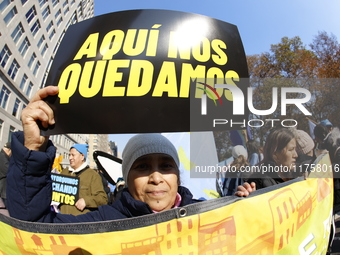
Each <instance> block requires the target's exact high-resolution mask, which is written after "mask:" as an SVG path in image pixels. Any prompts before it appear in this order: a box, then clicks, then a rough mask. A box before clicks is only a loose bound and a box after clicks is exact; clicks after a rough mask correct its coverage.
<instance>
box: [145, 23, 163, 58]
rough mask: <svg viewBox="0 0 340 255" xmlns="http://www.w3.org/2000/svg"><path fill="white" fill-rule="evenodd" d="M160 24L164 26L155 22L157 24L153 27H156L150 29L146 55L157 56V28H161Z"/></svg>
mask: <svg viewBox="0 0 340 255" xmlns="http://www.w3.org/2000/svg"><path fill="white" fill-rule="evenodd" d="M160 26H162V25H160V24H155V25H153V26H152V28H154V29H153V30H150V35H149V41H148V46H147V49H146V56H150V57H155V56H156V51H157V45H158V36H159V31H158V30H155V29H157V28H159V27H160Z"/></svg>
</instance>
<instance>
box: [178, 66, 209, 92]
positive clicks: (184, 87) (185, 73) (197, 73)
mask: <svg viewBox="0 0 340 255" xmlns="http://www.w3.org/2000/svg"><path fill="white" fill-rule="evenodd" d="M193 79H196V81H195V82H204V80H205V66H202V65H197V66H196V68H195V69H194V68H193V67H192V65H191V64H189V63H183V64H182V77H181V86H180V92H179V97H189V92H190V84H191V83H192V82H193ZM195 87H196V86H195ZM199 91H202V90H200V89H196V93H198V92H199Z"/></svg>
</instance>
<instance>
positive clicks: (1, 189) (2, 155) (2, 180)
mask: <svg viewBox="0 0 340 255" xmlns="http://www.w3.org/2000/svg"><path fill="white" fill-rule="evenodd" d="M11 154H12V150H11V143H9V142H8V143H6V144H5V145H4V147H3V148H2V150H1V152H0V198H1V199H2V201H3V203H4V207H6V206H7V205H6V204H7V202H6V198H7V196H6V186H7V185H6V183H7V181H6V178H7V171H8V165H9V159H10V157H11Z"/></svg>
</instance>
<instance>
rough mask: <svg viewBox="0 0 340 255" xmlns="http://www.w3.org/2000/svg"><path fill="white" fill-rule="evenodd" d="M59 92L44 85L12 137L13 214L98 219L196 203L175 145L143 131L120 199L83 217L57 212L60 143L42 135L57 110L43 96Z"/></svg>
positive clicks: (128, 155) (132, 146)
mask: <svg viewBox="0 0 340 255" xmlns="http://www.w3.org/2000/svg"><path fill="white" fill-rule="evenodd" d="M57 93H58V87H55V86H50V87H46V88H44V89H41V90H39V91H38V92H37V93H36V94H35V95H34V97H33V98H32V99H31V101H30V103H29V104H28V106H27V107H26V108H25V109H24V110H23V112H22V116H21V119H22V123H23V132H16V133H14V134H13V136H12V141H13V142H12V150H13V158H12V159H11V164H10V168H9V173H8V183H9V186H8V187H10V188H8V190H7V191H8V193H7V194H8V196H9V198H10V199H9V201H10V203H8V210H9V213H10V215H11V216H12V217H14V218H18V219H21V220H27V221H39V222H55V223H57V222H59V223H61V222H65V223H66V222H94V221H101V220H115V219H122V218H130V217H135V216H141V215H146V214H150V213H153V212H162V211H165V210H168V209H171V208H175V207H178V206H183V205H187V204H190V203H193V202H195V200H193V198H192V194H191V193H190V191H189V190H188V189H186V188H185V187H182V186H179V183H180V178H179V169H178V168H179V158H178V154H177V151H176V149H175V147H174V146H173V144H172V143H171V142H170V141H169V140H168V139H166V138H165V137H164V136H162V135H161V134H141V135H136V136H134V137H132V138H131V139H130V140H129V142H128V143H127V145H126V146H125V149H124V151H123V155H122V156H123V164H122V171H123V177H124V180H126V182H127V188H125V189H124V190H123V191H122V193H121V197H120V199H119V200H117V201H115V202H114V203H113V204H112V205H103V206H100V207H99V208H98V211H93V212H88V213H86V214H82V215H78V216H73V215H66V214H57V213H55V212H51V211H50V210H49V205H50V201H51V182H50V170H51V169H50V166H51V165H52V163H53V159H54V156H55V147H54V146H53V144H52V142H51V141H49V140H48V139H47V137H43V136H40V130H39V127H38V125H37V121H40V122H41V124H42V126H43V127H45V128H47V127H48V126H49V125H53V124H55V120H54V115H53V111H52V109H51V108H50V107H49V106H48V105H47V104H46V103H45V102H44V101H43V99H44V98H46V97H47V96H49V95H56V94H57ZM14 162H15V164H14ZM23 166H25V167H23Z"/></svg>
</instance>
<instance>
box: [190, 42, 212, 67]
mask: <svg viewBox="0 0 340 255" xmlns="http://www.w3.org/2000/svg"><path fill="white" fill-rule="evenodd" d="M192 56H193V57H194V58H195V59H196V60H197V61H200V62H207V61H208V60H209V59H210V42H209V40H208V38H202V41H201V43H198V44H196V45H195V46H194V47H193V49H192Z"/></svg>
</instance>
